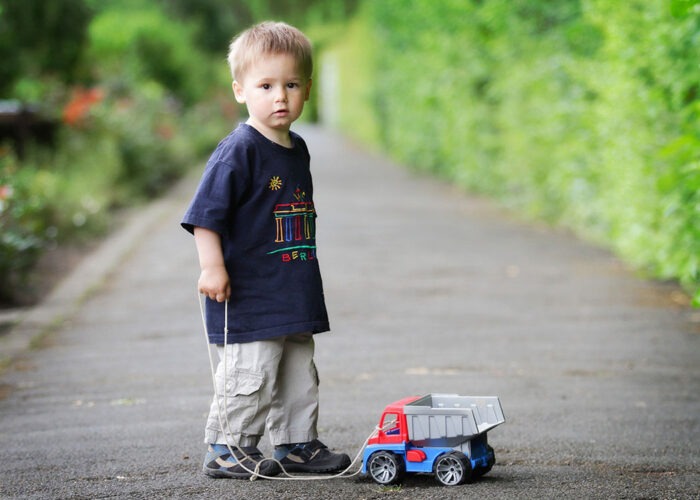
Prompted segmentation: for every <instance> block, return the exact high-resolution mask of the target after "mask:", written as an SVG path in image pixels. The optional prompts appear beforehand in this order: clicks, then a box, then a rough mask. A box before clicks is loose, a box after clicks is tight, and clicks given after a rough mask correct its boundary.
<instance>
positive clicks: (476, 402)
mask: <svg viewBox="0 0 700 500" xmlns="http://www.w3.org/2000/svg"><path fill="white" fill-rule="evenodd" d="M404 414H405V415H406V423H407V425H408V438H409V439H410V440H411V441H412V442H413V443H414V444H416V445H417V446H449V447H456V446H459V445H460V444H461V443H463V442H464V441H467V440H470V439H473V438H474V437H476V436H477V435H479V434H481V433H484V432H486V431H488V430H490V429H493V428H494V427H496V426H497V425H500V424H502V423H503V422H505V418H504V417H503V410H502V408H501V402H500V401H499V400H498V397H496V396H485V397H484V396H458V395H456V394H428V395H427V396H424V397H422V398H420V399H417V400H416V401H414V402H413V403H409V404H407V405H405V406H404Z"/></svg>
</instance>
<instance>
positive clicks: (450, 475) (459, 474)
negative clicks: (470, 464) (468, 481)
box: [435, 457, 464, 486]
mask: <svg viewBox="0 0 700 500" xmlns="http://www.w3.org/2000/svg"><path fill="white" fill-rule="evenodd" d="M435 475H436V476H437V478H438V479H439V480H440V482H441V483H442V484H446V485H449V486H452V485H455V484H460V483H461V482H462V478H463V477H464V467H462V464H461V462H460V461H459V460H457V459H456V458H454V457H444V458H441V459H440V461H439V462H438V463H437V465H436V466H435Z"/></svg>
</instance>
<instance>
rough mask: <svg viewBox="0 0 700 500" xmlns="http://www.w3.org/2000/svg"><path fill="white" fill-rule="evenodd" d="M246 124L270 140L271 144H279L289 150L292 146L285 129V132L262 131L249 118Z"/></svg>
mask: <svg viewBox="0 0 700 500" xmlns="http://www.w3.org/2000/svg"><path fill="white" fill-rule="evenodd" d="M246 124H247V125H249V126H251V127H253V128H254V129H255V130H257V131H258V132H260V133H261V134H262V135H263V136H265V137H266V138H267V139H269V140H271V141H272V142H274V143H276V144H279V145H280V146H282V147H285V148H291V147H292V146H293V144H292V137H291V135H290V134H289V129H286V130H277V129H262V127H258V126H256V124H255V122H254V121H253V120H251V119H250V118H249V119H248V120H246Z"/></svg>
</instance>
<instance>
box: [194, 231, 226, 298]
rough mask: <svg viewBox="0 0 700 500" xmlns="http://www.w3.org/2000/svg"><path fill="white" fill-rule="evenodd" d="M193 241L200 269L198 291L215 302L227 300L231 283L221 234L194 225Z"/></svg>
mask: <svg viewBox="0 0 700 500" xmlns="http://www.w3.org/2000/svg"><path fill="white" fill-rule="evenodd" d="M194 241H195V244H196V245H197V253H198V254H199V267H200V269H201V271H202V272H201V274H200V275H199V282H198V283H197V286H198V287H199V293H203V294H204V295H206V296H207V297H209V298H210V299H212V300H215V301H217V302H223V301H225V300H228V298H229V297H230V296H231V283H230V281H229V277H228V272H227V271H226V265H225V264H224V254H223V251H222V250H221V236H219V233H217V232H216V231H212V230H211V229H206V228H203V227H195V228H194Z"/></svg>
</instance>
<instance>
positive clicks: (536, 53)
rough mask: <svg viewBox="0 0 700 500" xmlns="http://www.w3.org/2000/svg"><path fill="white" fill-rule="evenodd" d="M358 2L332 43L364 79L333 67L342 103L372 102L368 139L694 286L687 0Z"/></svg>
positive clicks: (692, 47) (699, 40) (699, 154)
mask: <svg viewBox="0 0 700 500" xmlns="http://www.w3.org/2000/svg"><path fill="white" fill-rule="evenodd" d="M364 7H365V8H364V9H363V10H362V12H363V14H362V16H359V17H358V18H357V20H358V21H359V22H361V23H363V25H364V28H362V29H359V28H358V27H351V29H349V30H347V31H346V32H344V33H343V36H344V37H345V39H344V40H343V41H342V42H340V43H338V44H337V46H336V47H335V49H334V50H336V51H342V50H343V47H347V46H349V45H353V44H356V46H357V47H362V51H363V53H362V55H360V54H359V53H355V55H354V56H353V58H354V59H355V60H361V59H362V57H363V56H364V60H366V61H370V64H371V65H372V67H371V68H369V69H368V70H366V71H363V73H362V75H363V78H362V79H359V80H356V79H353V76H352V68H349V67H348V68H341V71H342V73H341V74H340V77H339V80H341V81H343V82H344V90H343V92H342V100H343V101H345V102H344V103H343V105H342V106H341V113H345V114H346V116H347V112H346V111H345V110H352V109H367V107H368V103H371V108H372V110H373V118H372V120H371V121H370V123H376V124H377V125H378V126H377V127H376V131H377V133H376V135H375V137H374V138H373V139H370V142H374V143H376V142H379V143H381V144H382V145H383V146H384V147H385V148H386V149H387V150H388V151H389V152H390V153H391V154H392V155H393V156H395V157H396V158H398V159H399V160H401V161H403V162H406V163H409V164H411V165H413V166H415V167H416V168H421V169H426V170H430V171H432V172H436V173H437V174H438V175H441V176H444V177H446V178H449V179H451V180H453V181H455V182H457V183H459V184H461V185H463V186H465V187H467V188H469V189H473V190H476V191H480V192H484V193H488V194H490V195H492V196H495V197H498V198H500V199H501V200H503V202H504V203H506V204H507V205H508V206H510V207H512V208H514V209H515V210H518V211H519V212H523V213H527V214H529V215H530V216H532V217H537V218H541V219H545V220H547V221H550V222H551V223H555V224H561V225H566V226H568V227H571V228H574V229H575V230H577V231H578V232H579V233H580V234H582V235H584V236H585V237H587V238H591V239H593V240H595V241H597V242H599V243H602V244H606V245H609V246H610V247H611V248H613V249H614V250H615V251H617V252H618V253H619V254H620V255H621V256H622V257H623V258H625V259H626V260H628V261H629V262H631V263H633V264H634V265H636V266H637V267H638V268H639V269H640V270H645V271H646V272H649V273H650V274H651V275H653V276H657V277H660V278H675V279H679V280H680V281H681V282H682V283H684V284H685V285H686V286H687V287H688V288H689V289H697V287H698V286H699V285H700V262H699V260H700V222H698V221H699V220H700V217H699V215H700V213H699V212H700V203H699V202H700V194H699V193H700V167H699V166H700V127H699V126H698V123H700V120H698V118H700V66H699V65H698V60H700V37H699V36H698V33H700V4H699V3H698V2H697V1H691V0H671V1H669V2H644V1H641V0H633V1H630V2H608V1H606V0H562V1H558V2H551V1H547V0H480V1H476V0H445V1H441V2H432V1H429V0H383V1H381V2H371V1H368V2H365V4H364ZM348 37H352V38H351V39H348ZM368 39H370V40H371V42H369V43H368V41H367V40H368ZM377 47H380V48H381V49H380V50H376V48H377ZM331 52H332V51H331ZM365 77H367V78H365ZM368 89H372V90H368ZM370 92H371V94H372V97H371V98H369V99H368V98H367V96H368V94H369V93H370ZM339 123H340V124H341V126H343V127H344V128H346V129H347V130H350V131H351V132H352V130H353V128H354V129H360V128H362V127H363V126H364V123H365V122H364V121H363V124H362V126H361V125H359V124H357V123H356V124H352V122H349V121H348V120H346V119H344V118H343V117H341V118H340V119H339ZM363 133H365V132H363ZM356 135H357V134H356ZM699 297H700V296H699Z"/></svg>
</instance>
